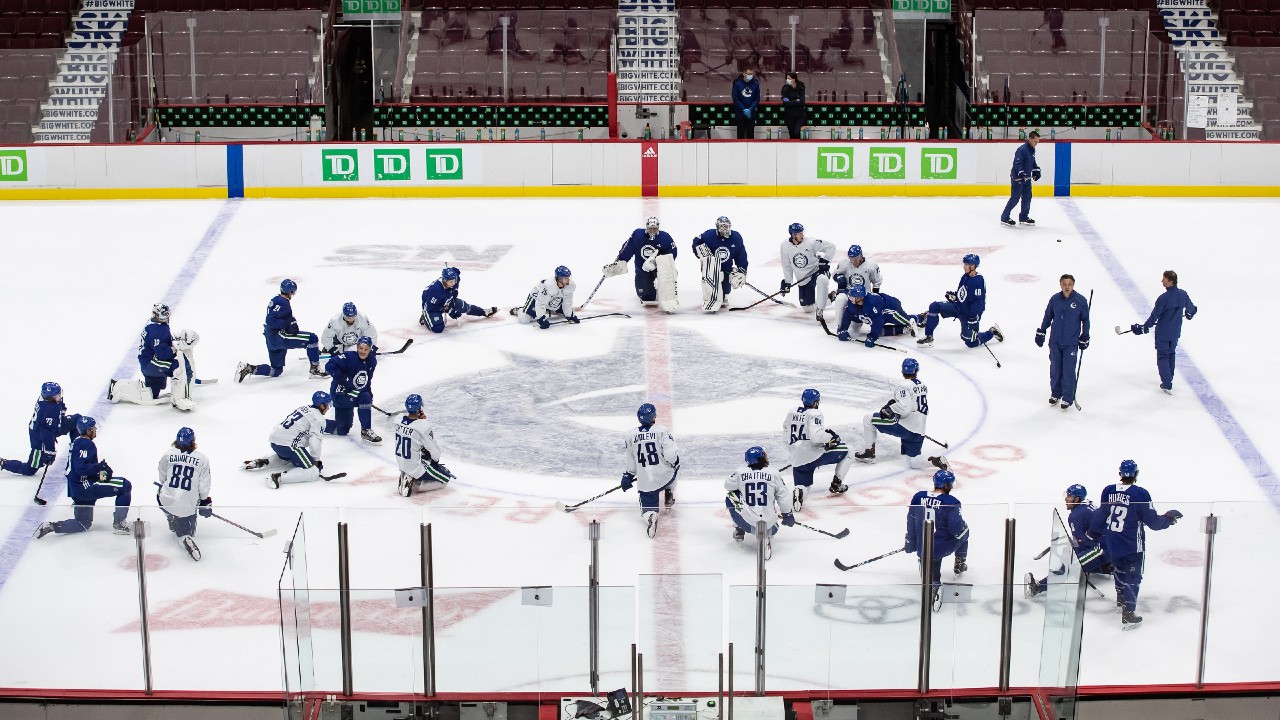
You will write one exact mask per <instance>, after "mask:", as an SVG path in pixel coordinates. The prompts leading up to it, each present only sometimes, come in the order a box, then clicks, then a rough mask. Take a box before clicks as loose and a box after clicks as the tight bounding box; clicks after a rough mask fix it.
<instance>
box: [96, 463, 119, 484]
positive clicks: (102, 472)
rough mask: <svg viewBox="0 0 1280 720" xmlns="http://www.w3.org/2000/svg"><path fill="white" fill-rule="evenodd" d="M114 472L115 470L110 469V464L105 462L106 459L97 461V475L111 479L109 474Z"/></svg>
mask: <svg viewBox="0 0 1280 720" xmlns="http://www.w3.org/2000/svg"><path fill="white" fill-rule="evenodd" d="M114 474H115V472H113V471H112V470H111V466H110V465H108V464H107V461H106V460H103V461H102V462H100V463H98V476H99V477H101V478H102V479H103V480H109V479H111V476H112V475H114Z"/></svg>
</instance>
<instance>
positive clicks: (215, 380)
mask: <svg viewBox="0 0 1280 720" xmlns="http://www.w3.org/2000/svg"><path fill="white" fill-rule="evenodd" d="M195 382H196V384H197V385H217V384H218V378H196V381H195Z"/></svg>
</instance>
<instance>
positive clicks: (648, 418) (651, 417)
mask: <svg viewBox="0 0 1280 720" xmlns="http://www.w3.org/2000/svg"><path fill="white" fill-rule="evenodd" d="M636 419H637V420H639V421H640V424H641V425H645V426H649V425H652V424H653V423H654V422H656V421H657V420H658V408H656V407H654V406H653V403H645V404H643V405H641V406H640V409H639V410H636Z"/></svg>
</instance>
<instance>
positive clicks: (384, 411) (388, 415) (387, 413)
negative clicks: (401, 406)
mask: <svg viewBox="0 0 1280 720" xmlns="http://www.w3.org/2000/svg"><path fill="white" fill-rule="evenodd" d="M370 405H372V407H373V409H374V410H377V411H378V412H380V413H382V414H383V415H386V416H387V417H395V416H397V415H403V414H405V412H406V411H405V410H397V411H395V412H390V411H387V410H383V409H382V408H380V407H378V406H377V405H373V404H372V403H370Z"/></svg>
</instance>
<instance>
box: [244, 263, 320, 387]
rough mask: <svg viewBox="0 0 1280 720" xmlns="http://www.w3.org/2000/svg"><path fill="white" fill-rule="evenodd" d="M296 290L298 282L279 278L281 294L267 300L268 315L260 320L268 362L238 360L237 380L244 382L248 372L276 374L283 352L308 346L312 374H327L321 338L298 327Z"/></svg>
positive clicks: (317, 376) (277, 374)
mask: <svg viewBox="0 0 1280 720" xmlns="http://www.w3.org/2000/svg"><path fill="white" fill-rule="evenodd" d="M297 292H298V283H296V282H294V281H292V280H289V279H285V280H283V281H281V283H280V294H279V295H276V296H275V297H273V298H271V300H270V301H269V302H268V303H267V319H266V320H265V321H263V323H262V336H263V337H264V338H266V340H267V357H268V358H269V364H267V365H253V364H252V363H240V366H239V367H238V368H236V382H244V379H245V378H246V377H249V376H250V375H263V376H266V377H279V376H280V373H283V372H284V356H285V352H286V351H288V350H290V349H296V348H306V349H307V359H308V360H310V361H311V377H313V378H322V377H328V375H325V373H324V371H323V370H321V369H320V339H319V338H317V337H316V334H315V333H311V332H303V331H302V330H299V329H298V321H297V320H295V319H294V317H293V306H292V305H291V304H290V301H291V300H292V299H293V296H294V294H295V293H297Z"/></svg>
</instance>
